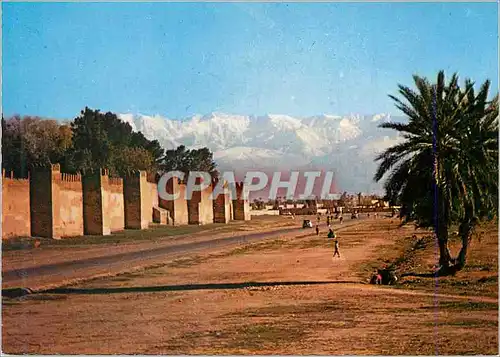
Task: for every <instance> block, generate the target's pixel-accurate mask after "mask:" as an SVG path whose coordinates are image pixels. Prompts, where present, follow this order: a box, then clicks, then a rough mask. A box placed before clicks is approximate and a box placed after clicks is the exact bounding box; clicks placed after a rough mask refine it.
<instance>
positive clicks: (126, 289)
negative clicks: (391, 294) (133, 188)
mask: <svg viewBox="0 0 500 357" xmlns="http://www.w3.org/2000/svg"><path fill="white" fill-rule="evenodd" d="M326 284H364V283H361V282H359V281H273V282H244V283H219V284H185V285H163V286H132V287H118V288H117V287H113V288H55V289H48V290H44V291H39V293H43V294H117V293H148V292H161V291H186V290H218V289H244V288H253V287H273V286H290V285H326Z"/></svg>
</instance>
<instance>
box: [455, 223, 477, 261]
mask: <svg viewBox="0 0 500 357" xmlns="http://www.w3.org/2000/svg"><path fill="white" fill-rule="evenodd" d="M473 227H474V225H473V223H472V222H471V221H470V220H467V221H465V222H462V224H460V227H459V234H460V238H461V239H462V248H461V249H460V252H459V253H458V257H457V259H456V261H457V263H456V270H462V269H463V268H464V267H465V264H466V262H467V249H468V248H469V243H470V240H471V233H472V229H473Z"/></svg>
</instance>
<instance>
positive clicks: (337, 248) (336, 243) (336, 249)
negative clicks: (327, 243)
mask: <svg viewBox="0 0 500 357" xmlns="http://www.w3.org/2000/svg"><path fill="white" fill-rule="evenodd" d="M336 255H338V257H339V258H340V252H339V240H338V239H337V238H335V251H334V252H333V257H334V258H335V256H336Z"/></svg>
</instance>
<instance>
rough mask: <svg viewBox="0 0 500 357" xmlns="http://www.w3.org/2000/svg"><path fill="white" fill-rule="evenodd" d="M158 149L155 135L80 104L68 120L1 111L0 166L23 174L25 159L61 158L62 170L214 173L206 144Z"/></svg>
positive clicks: (45, 161) (27, 161) (31, 161)
mask: <svg viewBox="0 0 500 357" xmlns="http://www.w3.org/2000/svg"><path fill="white" fill-rule="evenodd" d="M164 153H165V152H164V149H163V148H162V147H161V145H160V143H159V142H158V141H157V140H149V139H147V138H146V137H145V136H144V135H143V134H142V133H141V132H135V131H133V130H132V127H131V126H130V124H128V123H125V122H123V121H122V120H120V119H119V118H118V116H117V115H116V114H113V113H111V112H107V113H101V112H100V111H99V110H93V109H89V108H85V109H84V110H82V111H81V113H80V115H79V116H78V117H76V118H75V119H74V120H73V121H71V122H70V123H60V122H58V121H56V120H49V119H42V118H39V117H31V116H25V117H23V118H21V117H20V116H13V117H11V118H7V119H4V118H3V117H2V168H4V169H5V170H7V171H13V172H14V175H15V176H16V177H26V176H27V173H28V169H29V167H30V165H33V164H42V165H48V164H55V163H59V164H61V169H62V170H63V171H65V172H68V173H76V172H81V173H87V172H93V171H96V170H98V169H100V168H107V169H108V170H109V172H110V175H112V176H124V175H126V174H127V173H129V172H131V171H134V170H146V171H148V172H150V173H159V172H161V171H162V170H166V169H169V170H170V169H175V170H176V169H180V170H182V171H184V172H189V171H208V172H210V173H213V174H214V175H216V172H217V170H216V165H215V162H214V161H213V155H212V153H211V152H210V150H208V149H207V148H201V149H196V150H188V149H186V148H185V147H184V146H180V147H179V148H177V149H175V150H169V151H167V152H166V155H164Z"/></svg>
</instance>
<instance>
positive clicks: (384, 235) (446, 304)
mask: <svg viewBox="0 0 500 357" xmlns="http://www.w3.org/2000/svg"><path fill="white" fill-rule="evenodd" d="M413 233H415V232H414V231H413V230H412V229H410V228H400V229H398V228H397V227H396V222H393V223H391V220H389V219H380V218H379V219H377V220H375V219H370V220H365V221H360V222H358V223H356V224H353V225H351V226H349V227H347V226H346V227H343V228H342V229H339V230H338V235H339V239H340V250H341V258H332V246H331V241H328V240H327V239H326V238H325V237H324V235H322V236H320V237H316V236H315V235H311V234H306V233H302V232H301V234H299V235H296V236H294V237H290V236H283V237H280V238H278V239H274V240H272V241H265V242H262V243H255V244H252V245H249V246H246V247H238V248H231V249H226V250H220V251H212V252H203V253H196V254H191V255H190V256H183V257H179V258H178V259H174V260H172V261H169V262H165V263H164V264H163V265H162V266H158V267H157V268H154V269H146V270H142V271H136V272H131V273H125V274H120V275H117V276H115V277H108V278H100V279H94V280H91V281H87V282H85V283H80V284H78V285H74V286H72V287H71V288H73V289H74V290H69V291H66V293H51V294H35V295H29V296H26V297H24V298H21V299H15V300H4V306H3V329H2V331H3V351H4V352H6V353H16V354H19V353H42V354H44V353H45V354H47V353H50V354H55V353H63V354H74V353H78V354H90V353H92V354H110V353H113V354H117V353H119V354H370V355H374V354H412V355H415V354H425V355H429V354H436V353H439V354H497V353H498V300H497V298H495V297H491V296H463V295H453V294H449V293H447V294H441V293H440V291H439V289H438V290H437V294H434V293H433V291H412V290H402V289H394V288H390V287H374V286H371V285H366V284H364V282H365V281H366V280H367V279H368V278H369V276H367V274H366V270H364V269H363V268H362V267H363V266H364V265H366V263H367V262H369V261H370V260H372V259H375V258H378V255H380V252H381V251H385V250H386V249H388V248H391V247H394V250H397V247H396V246H394V244H395V243H396V242H398V241H399V240H400V239H401V238H403V237H407V236H411V235H412V234H413ZM416 233H417V234H419V235H422V234H423V233H422V232H416Z"/></svg>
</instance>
